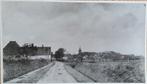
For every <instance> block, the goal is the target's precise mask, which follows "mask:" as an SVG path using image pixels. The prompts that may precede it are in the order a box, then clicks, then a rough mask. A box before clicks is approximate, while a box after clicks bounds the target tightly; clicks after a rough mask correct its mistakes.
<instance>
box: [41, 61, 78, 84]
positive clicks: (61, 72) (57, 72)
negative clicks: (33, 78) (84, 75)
mask: <svg viewBox="0 0 147 84" xmlns="http://www.w3.org/2000/svg"><path fill="white" fill-rule="evenodd" d="M76 82H77V81H76V80H75V79H74V78H73V77H72V76H71V75H70V74H69V73H68V72H67V71H66V70H65V68H64V64H63V63H62V62H55V65H54V66H53V67H51V68H50V70H49V71H48V72H47V73H46V74H45V75H44V76H43V77H42V78H41V79H40V80H39V81H38V83H76Z"/></svg>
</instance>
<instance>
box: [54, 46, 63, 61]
mask: <svg viewBox="0 0 147 84" xmlns="http://www.w3.org/2000/svg"><path fill="white" fill-rule="evenodd" d="M64 52H65V49H64V48H59V49H58V50H57V51H56V52H55V58H56V60H62V58H63V57H64Z"/></svg>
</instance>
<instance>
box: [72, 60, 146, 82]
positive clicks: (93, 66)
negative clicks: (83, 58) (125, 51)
mask: <svg viewBox="0 0 147 84" xmlns="http://www.w3.org/2000/svg"><path fill="white" fill-rule="evenodd" d="M74 68H75V69H76V70H77V71H79V72H81V73H83V74H85V75H86V76H88V77H89V78H91V79H93V80H95V82H99V83H105V82H116V83H117V82H125V83H133V82H134V83H144V82H145V75H144V61H143V59H142V60H131V61H125V62H124V61H118V62H110V61H109V62H96V63H87V62H83V63H82V62H81V63H77V64H76V65H75V66H74Z"/></svg>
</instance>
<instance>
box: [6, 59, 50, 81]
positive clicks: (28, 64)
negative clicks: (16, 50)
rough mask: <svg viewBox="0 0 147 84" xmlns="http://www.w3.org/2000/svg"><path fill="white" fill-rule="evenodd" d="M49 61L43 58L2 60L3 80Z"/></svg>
mask: <svg viewBox="0 0 147 84" xmlns="http://www.w3.org/2000/svg"><path fill="white" fill-rule="evenodd" d="M49 63H50V62H49V61H47V60H45V59H37V60H19V61H14V60H11V61H10V60H9V61H6V60H4V62H3V64H4V82H5V81H8V80H11V79H14V78H16V77H18V76H21V75H24V74H26V73H28V72H30V71H33V70H36V69H38V68H40V67H43V66H45V65H47V64H49Z"/></svg>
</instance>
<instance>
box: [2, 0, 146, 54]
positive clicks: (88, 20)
mask: <svg viewBox="0 0 147 84" xmlns="http://www.w3.org/2000/svg"><path fill="white" fill-rule="evenodd" d="M2 14H3V17H2V18H3V19H2V20H3V43H4V45H6V44H7V43H8V41H11V40H12V41H14V40H15V41H17V42H18V43H19V44H20V45H22V44H24V43H26V42H27V43H35V44H36V45H37V46H41V45H42V44H44V45H45V46H51V47H52V50H53V51H55V50H57V49H58V48H60V47H63V48H65V49H66V50H67V52H69V53H77V52H78V48H79V47H81V48H82V50H83V51H91V52H102V51H112V50H113V51H116V52H120V53H124V54H136V55H144V47H145V45H144V43H145V42H144V38H145V36H144V33H145V32H144V31H145V5H144V4H116V3H115V4H111V3H105V4H104V3H103V4H102V3H59V2H58V3H57V2H54V3H53V2H3V3H2Z"/></svg>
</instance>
